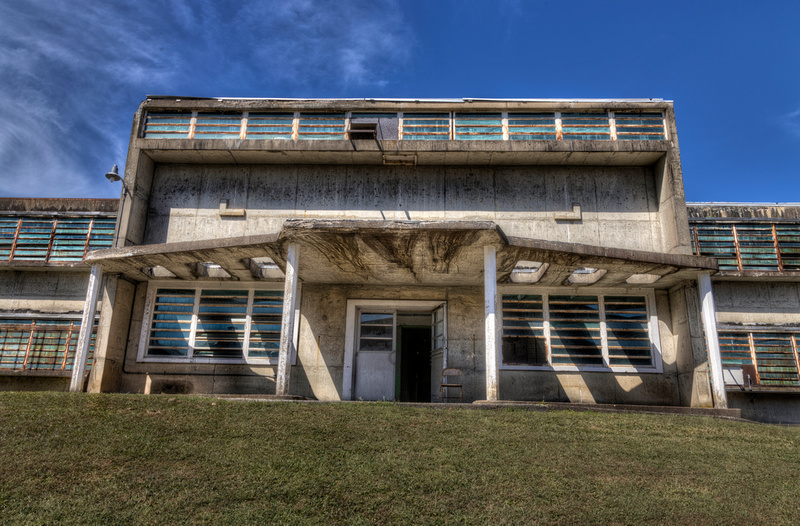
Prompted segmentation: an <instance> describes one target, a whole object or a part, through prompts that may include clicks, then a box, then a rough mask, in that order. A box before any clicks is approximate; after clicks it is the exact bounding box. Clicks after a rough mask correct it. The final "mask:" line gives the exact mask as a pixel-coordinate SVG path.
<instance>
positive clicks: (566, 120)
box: [561, 113, 611, 141]
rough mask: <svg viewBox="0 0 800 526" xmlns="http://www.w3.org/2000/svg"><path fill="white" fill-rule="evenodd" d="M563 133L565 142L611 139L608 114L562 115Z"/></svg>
mask: <svg viewBox="0 0 800 526" xmlns="http://www.w3.org/2000/svg"><path fill="white" fill-rule="evenodd" d="M561 133H562V136H563V138H564V140H565V141H570V140H576V139H577V140H582V141H589V140H593V141H598V140H606V141H607V140H610V139H611V127H610V124H609V120H608V114H607V113H562V114H561Z"/></svg>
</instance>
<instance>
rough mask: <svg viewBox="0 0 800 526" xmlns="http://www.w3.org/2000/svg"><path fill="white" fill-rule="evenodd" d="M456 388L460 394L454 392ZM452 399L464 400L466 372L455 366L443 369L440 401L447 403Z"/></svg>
mask: <svg viewBox="0 0 800 526" xmlns="http://www.w3.org/2000/svg"><path fill="white" fill-rule="evenodd" d="M455 390H458V396H455V394H453V391H455ZM450 400H458V401H459V402H463V400H464V373H463V372H461V369H455V368H453V367H448V368H447V369H445V370H443V371H442V383H441V385H440V386H439V402H442V403H447V402H448V401H450Z"/></svg>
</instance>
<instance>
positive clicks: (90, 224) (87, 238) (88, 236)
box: [81, 218, 94, 259]
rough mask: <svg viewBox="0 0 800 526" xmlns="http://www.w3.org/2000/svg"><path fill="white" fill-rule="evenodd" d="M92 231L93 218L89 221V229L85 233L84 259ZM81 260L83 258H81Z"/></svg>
mask: <svg viewBox="0 0 800 526" xmlns="http://www.w3.org/2000/svg"><path fill="white" fill-rule="evenodd" d="M92 229H94V218H92V220H91V221H89V228H88V229H87V232H86V243H85V244H84V245H83V257H84V258H85V257H86V254H87V253H88V252H89V243H91V241H92ZM81 259H83V258H81Z"/></svg>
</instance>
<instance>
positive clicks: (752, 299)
mask: <svg viewBox="0 0 800 526" xmlns="http://www.w3.org/2000/svg"><path fill="white" fill-rule="evenodd" d="M714 302H715V304H716V306H717V323H719V324H726V325H778V326H779V325H789V326H800V283H796V282H795V283H792V282H777V281H715V282H714Z"/></svg>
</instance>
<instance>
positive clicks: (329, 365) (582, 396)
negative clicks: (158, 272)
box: [121, 284, 710, 406]
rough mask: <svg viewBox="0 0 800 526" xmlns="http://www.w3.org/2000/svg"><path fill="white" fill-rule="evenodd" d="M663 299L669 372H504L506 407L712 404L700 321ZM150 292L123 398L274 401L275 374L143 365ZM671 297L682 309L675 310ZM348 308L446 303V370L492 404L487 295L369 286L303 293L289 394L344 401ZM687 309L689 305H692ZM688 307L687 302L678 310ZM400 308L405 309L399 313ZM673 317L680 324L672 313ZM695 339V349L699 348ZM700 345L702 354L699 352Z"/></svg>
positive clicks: (139, 302)
mask: <svg viewBox="0 0 800 526" xmlns="http://www.w3.org/2000/svg"><path fill="white" fill-rule="evenodd" d="M688 291H689V292H688V293H687V292H686V291H685V290H684V289H681V290H679V291H677V292H676V293H674V294H668V293H666V292H658V293H657V295H656V309H657V314H658V317H659V332H660V337H661V348H662V360H663V371H664V372H663V373H661V374H659V373H598V372H594V373H588V372H553V371H514V370H502V371H501V374H500V394H501V398H503V399H509V400H532V401H542V400H545V401H575V402H592V401H594V402H597V403H627V404H664V405H687V406H688V405H693V406H708V405H710V390H709V388H708V379H707V378H708V377H707V374H705V371H706V368H705V367H706V366H705V358H704V355H702V353H704V351H705V349H704V347H702V334H700V335H699V336H698V335H697V334H695V337H694V339H693V338H691V337H689V338H684V337H683V333H684V331H685V332H688V327H689V326H690V325H692V326H694V330H695V331H698V330H699V324H698V322H697V320H693V321H692V322H690V321H689V317H688V316H686V315H685V310H684V309H685V308H686V300H687V294H688V297H689V298H690V297H691V294H692V293H694V294H695V295H696V291H695V290H694V289H691V288H690V289H688ZM145 292H146V287H145V286H144V285H140V286H139V289H138V290H137V293H136V296H137V298H136V302H135V305H134V312H133V316H132V323H131V328H130V331H129V343H128V345H129V347H128V349H127V351H126V356H125V367H124V372H123V374H122V382H121V386H122V390H123V391H128V392H145V393H160V392H169V393H178V392H183V393H241V394H257V393H263V394H274V392H275V383H274V376H275V370H276V367H272V366H253V365H214V364H159V363H137V362H136V352H137V349H138V345H139V333H140V330H141V319H142V315H141V314H142V312H141V311H142V309H143V307H144V294H145ZM671 296H675V297H676V298H677V300H676V301H678V303H679V304H678V305H674V304H673V300H672V299H671ZM349 299H371V300H381V299H382V300H394V301H397V300H427V301H437V302H438V301H441V302H447V328H448V330H447V339H448V366H450V367H457V368H460V369H462V370H463V371H464V374H465V378H464V384H465V389H464V395H465V396H464V400H465V401H467V402H469V401H473V400H481V399H484V398H485V396H486V392H485V389H486V375H485V369H486V364H485V353H484V331H483V317H484V305H483V302H484V298H483V289H482V288H481V287H447V288H444V287H413V288H412V287H406V288H395V287H372V286H355V285H321V284H305V285H304V286H303V288H302V297H301V316H300V324H299V342H298V349H297V362H296V365H295V366H294V367H292V368H291V369H292V371H291V389H290V392H291V394H294V395H302V396H306V397H309V398H315V399H319V400H339V399H341V398H342V384H343V374H344V357H345V325H346V316H347V301H348V300H349ZM690 301H691V299H690ZM681 302H682V303H681ZM398 309H400V310H402V307H401V306H398ZM675 312H677V313H678V315H677V316H674V315H673V314H674V313H675ZM698 339H699V342H698V341H697V340H698ZM698 344H699V345H701V346H700V348H699V349H696V348H695V346H696V345H698Z"/></svg>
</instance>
